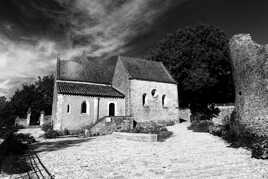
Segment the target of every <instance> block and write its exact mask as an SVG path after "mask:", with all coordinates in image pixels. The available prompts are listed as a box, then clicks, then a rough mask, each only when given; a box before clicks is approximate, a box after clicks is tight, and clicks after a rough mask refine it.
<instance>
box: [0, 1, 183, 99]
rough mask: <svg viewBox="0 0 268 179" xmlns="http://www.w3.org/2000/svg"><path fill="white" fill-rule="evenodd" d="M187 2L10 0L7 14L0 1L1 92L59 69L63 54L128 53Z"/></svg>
mask: <svg viewBox="0 0 268 179" xmlns="http://www.w3.org/2000/svg"><path fill="white" fill-rule="evenodd" d="M183 1H185V0H165V1H163V0H50V1H40V2H39V1H38V2H39V3H38V2H37V1H34V0H28V1H23V2H21V1H7V0H5V3H6V4H7V5H8V7H13V9H14V11H13V12H6V14H5V13H4V12H5V9H4V7H3V6H4V5H6V4H4V3H3V4H0V6H2V9H1V7H0V11H1V10H2V12H3V13H2V14H1V12H0V21H2V23H1V24H0V76H1V79H2V80H1V79H0V95H6V94H7V93H9V92H10V90H9V89H11V88H16V87H18V86H19V85H21V84H22V83H24V82H29V81H31V80H32V79H34V78H36V77H37V76H39V75H45V74H48V73H50V72H53V71H54V69H55V61H56V56H57V55H60V56H61V57H62V58H64V59H70V58H71V57H72V56H76V55H79V54H81V53H82V52H86V53H87V54H88V56H91V57H103V58H104V57H109V56H112V55H117V54H119V53H124V52H125V51H127V50H129V49H128V48H127V46H126V45H127V44H128V43H129V42H130V41H131V40H132V39H133V38H135V37H137V36H139V35H140V34H142V33H145V32H147V30H148V29H150V25H152V24H153V22H154V21H155V20H157V17H159V16H160V15H161V14H162V13H163V12H165V11H166V10H167V9H168V8H169V7H170V6H171V5H172V6H173V5H174V4H178V3H181V2H183ZM0 3H1V2H0ZM1 15H2V17H1ZM10 16H11V17H10ZM14 82H15V83H14Z"/></svg>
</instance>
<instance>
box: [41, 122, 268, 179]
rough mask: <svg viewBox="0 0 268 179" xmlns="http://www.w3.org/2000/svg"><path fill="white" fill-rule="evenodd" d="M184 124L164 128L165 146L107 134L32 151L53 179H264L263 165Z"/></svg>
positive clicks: (267, 168) (267, 170)
mask: <svg viewBox="0 0 268 179" xmlns="http://www.w3.org/2000/svg"><path fill="white" fill-rule="evenodd" d="M187 125H189V124H188V123H183V124H177V125H175V126H171V127H168V128H169V130H170V131H172V132H174V134H173V136H172V137H171V138H169V139H167V140H166V141H165V142H155V143H146V142H135V141H127V140H123V139H117V138H115V137H113V136H112V135H108V136H101V137H97V138H89V139H79V138H65V139H53V140H48V141H44V143H42V144H40V147H39V148H38V149H37V150H38V151H39V156H40V158H41V160H42V162H43V163H44V164H45V166H46V167H47V168H48V170H50V172H51V173H52V174H54V175H55V177H56V179H57V178H79V179H82V178H92V179H97V178H111V179H112V178H113V179H124V178H146V179H150V178H152V179H158V178H159V179H160V178H167V179H170V178H198V179H199V178H250V179H252V178H254V179H256V178H268V161H267V160H266V161H265V160H256V159H252V158H251V157H250V152H249V151H247V150H245V149H241V148H238V149H237V148H231V147H228V144H226V143H225V142H224V141H223V140H221V139H220V138H218V137H215V136H212V135H210V134H207V133H194V132H192V131H190V130H187Z"/></svg>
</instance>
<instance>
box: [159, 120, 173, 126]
mask: <svg viewBox="0 0 268 179" xmlns="http://www.w3.org/2000/svg"><path fill="white" fill-rule="evenodd" d="M157 124H159V125H160V126H174V125H175V122H174V121H171V120H169V121H165V120H161V121H157Z"/></svg>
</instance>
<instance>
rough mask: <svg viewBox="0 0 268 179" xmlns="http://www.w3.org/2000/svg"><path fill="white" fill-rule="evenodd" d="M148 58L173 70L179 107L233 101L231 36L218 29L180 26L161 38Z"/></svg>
mask: <svg viewBox="0 0 268 179" xmlns="http://www.w3.org/2000/svg"><path fill="white" fill-rule="evenodd" d="M148 59H150V60H155V61H162V62H163V63H164V65H165V66H166V67H167V68H168V70H169V71H170V72H171V75H172V76H173V77H174V79H175V80H176V81H177V83H178V90H179V102H180V106H188V105H189V104H190V105H191V106H196V105H195V104H198V105H197V106H208V104H211V103H226V102H233V100H234V86H233V79H232V74H231V71H232V69H231V63H230V62H231V60H230V55H229V46H228V39H227V38H226V35H225V34H224V32H223V31H222V30H220V29H219V28H216V27H213V26H209V25H198V26H194V27H186V28H184V29H178V30H177V31H176V32H175V33H172V34H168V35H167V36H166V37H165V38H164V39H162V40H161V41H160V42H159V43H158V44H157V46H156V47H155V48H153V49H152V50H151V52H150V54H149V55H148ZM195 108H196V107H195Z"/></svg>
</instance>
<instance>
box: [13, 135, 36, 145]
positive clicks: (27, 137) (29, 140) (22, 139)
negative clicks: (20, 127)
mask: <svg viewBox="0 0 268 179" xmlns="http://www.w3.org/2000/svg"><path fill="white" fill-rule="evenodd" d="M15 138H16V140H17V141H19V142H22V143H26V144H32V143H34V142H36V140H35V138H34V137H33V136H30V135H29V134H15Z"/></svg>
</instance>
